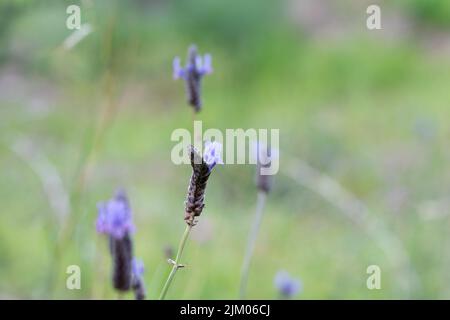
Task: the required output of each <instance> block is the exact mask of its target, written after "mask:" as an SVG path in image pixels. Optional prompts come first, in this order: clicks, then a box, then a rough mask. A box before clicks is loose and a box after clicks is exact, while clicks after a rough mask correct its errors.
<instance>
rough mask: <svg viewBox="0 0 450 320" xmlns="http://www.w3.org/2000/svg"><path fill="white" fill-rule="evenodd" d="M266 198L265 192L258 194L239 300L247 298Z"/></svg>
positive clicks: (242, 273) (242, 272)
mask: <svg viewBox="0 0 450 320" xmlns="http://www.w3.org/2000/svg"><path fill="white" fill-rule="evenodd" d="M266 197H267V194H266V192H264V191H259V192H258V199H257V203H256V210H255V216H254V218H253V223H252V229H251V231H250V234H249V236H248V241H247V249H246V251H245V256H244V262H243V264H242V271H241V284H240V287H239V298H240V299H244V298H245V294H246V290H247V282H248V275H249V272H250V263H251V260H252V256H253V251H254V250H255V245H256V239H257V238H258V232H259V228H260V226H261V222H262V218H263V213H264V206H265V204H266Z"/></svg>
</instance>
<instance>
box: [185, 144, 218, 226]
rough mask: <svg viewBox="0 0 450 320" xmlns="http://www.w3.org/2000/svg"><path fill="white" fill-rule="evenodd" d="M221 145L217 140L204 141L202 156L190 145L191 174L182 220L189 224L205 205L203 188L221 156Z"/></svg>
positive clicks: (191, 224)
mask: <svg viewBox="0 0 450 320" xmlns="http://www.w3.org/2000/svg"><path fill="white" fill-rule="evenodd" d="M221 150H222V145H221V144H220V143H218V142H206V144H205V152H204V155H203V157H202V156H200V154H199V153H198V151H197V150H196V149H195V148H194V147H193V146H191V147H190V153H191V166H192V176H191V179H190V182H189V188H188V194H187V199H186V202H185V204H186V207H185V214H184V220H185V221H186V223H187V224H188V225H189V226H191V227H192V226H194V225H195V217H198V216H200V214H201V213H202V211H203V208H204V207H205V204H204V200H205V190H206V183H207V182H208V179H209V175H210V174H211V171H212V169H213V168H214V167H215V166H216V164H218V163H220V164H221V163H223V162H222V160H221V159H222V158H221Z"/></svg>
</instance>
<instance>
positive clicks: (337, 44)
mask: <svg viewBox="0 0 450 320" xmlns="http://www.w3.org/2000/svg"><path fill="white" fill-rule="evenodd" d="M373 3H375V4H378V5H380V6H381V12H382V16H381V17H382V27H383V29H382V30H373V31H369V30H368V29H367V28H366V18H367V14H366V8H367V6H368V5H369V4H373ZM70 4H77V5H80V7H81V22H82V24H89V25H90V26H91V28H92V32H91V33H90V34H89V35H87V36H86V37H85V38H83V39H82V40H81V41H80V42H79V43H78V44H77V45H76V46H74V47H73V48H70V49H68V48H66V47H64V45H63V43H64V41H65V39H67V37H69V35H70V34H71V33H72V32H73V31H72V30H68V29H67V28H66V19H67V16H68V15H67V14H66V7H67V6H68V5H70ZM449 31H450V2H449V1H447V0H433V1H431V0H402V1H395V3H394V2H392V1H376V0H375V1H357V0H353V1H350V0H341V1H325V0H320V1H319V0H303V1H302V0H284V1H261V0H247V1H234V0H231V1H217V0H212V1H200V0H192V1H191V0H190V1H162V0H158V1H156V0H151V1H144V0H140V1H137V0H136V1H126V2H125V1H94V0H92V1H88V0H86V1H76V0H72V1H56V0H55V1H25V0H16V1H8V0H3V1H1V2H0V137H1V140H0V168H1V179H0V203H1V208H2V210H1V211H2V212H1V213H0V298H6V299H16V298H25V299H30V298H59V299H91V298H95V299H103V298H107V299H114V298H116V294H115V293H114V292H113V290H112V289H111V284H110V264H111V261H110V257H109V255H108V247H107V240H106V239H105V237H103V236H101V235H97V234H96V232H95V219H96V216H97V212H96V203H97V202H98V201H102V200H106V199H109V198H110V197H111V196H112V194H113V192H114V190H115V189H116V187H118V186H123V187H125V188H126V190H127V192H128V195H129V197H130V201H131V204H132V209H133V213H134V219H135V222H136V224H137V232H136V234H135V236H134V239H135V253H136V255H137V256H138V257H141V258H142V259H143V260H144V263H145V265H146V273H145V281H146V285H147V291H148V297H149V298H150V299H155V298H157V297H158V295H159V293H160V290H161V288H162V285H163V281H164V280H165V277H166V276H167V274H168V272H169V266H168V265H167V263H166V262H165V260H166V257H165V255H164V251H165V250H166V249H167V248H168V247H176V246H177V244H178V241H179V238H180V236H181V234H182V232H183V229H184V227H185V224H184V221H183V215H184V213H183V209H184V200H185V195H186V188H187V184H188V179H189V177H190V167H189V166H185V165H184V166H175V165H174V164H172V162H171V160H170V151H171V148H172V147H173V146H174V143H173V142H171V141H170V135H171V133H172V131H173V130H174V129H176V128H187V129H189V130H191V129H192V119H193V118H192V110H191V109H190V108H189V107H188V106H187V105H186V103H185V100H186V99H185V96H184V85H183V84H182V83H181V82H180V81H176V82H175V81H173V80H172V70H171V68H172V59H173V58H174V56H177V55H178V56H180V57H181V58H182V60H183V61H185V55H186V51H187V48H188V46H189V45H190V44H191V43H196V44H197V45H198V47H199V50H200V52H201V53H204V52H209V53H211V54H212V56H213V67H214V73H213V74H212V75H210V76H207V77H206V78H205V79H204V83H203V100H204V109H203V110H202V112H201V113H200V114H199V116H198V119H200V120H202V121H203V127H204V128H219V129H225V128H244V129H246V128H268V129H270V128H280V172H279V174H278V175H277V176H276V177H275V184H274V189H273V191H272V192H271V194H270V195H269V198H268V203H267V207H266V210H265V217H264V221H263V224H262V228H261V230H260V234H259V237H258V243H257V247H256V251H255V255H254V258H253V262H252V269H251V273H250V279H249V287H248V297H249V298H254V299H260V298H261V299H272V298H276V297H277V292H276V289H275V288H274V285H273V277H274V275H275V273H276V272H277V271H278V270H281V269H283V270H286V271H288V272H289V273H290V274H291V275H292V276H294V277H296V278H299V279H300V280H301V281H302V283H303V291H302V292H301V293H300V294H299V295H298V296H296V298H300V299H338V298H343V299H354V298H361V299H380V298H387V299H390V298H401V299H403V298H438V299H443V298H445V299H449V298H450V273H449V271H448V270H450V247H449V245H450V235H449V232H448V230H449V227H450V220H449V217H450V198H449V193H450V166H449V161H450V152H449V150H450V140H449V138H450V128H449V125H448V119H449V118H450V108H449V105H448V104H449V101H450V90H449V87H450V60H449V55H450V32H449ZM254 171H255V168H254V166H251V165H228V166H227V165H225V166H220V167H218V168H217V170H216V169H215V172H214V173H213V175H212V176H211V179H210V182H209V186H208V190H207V198H206V208H205V210H204V212H203V214H202V216H201V218H200V223H199V225H198V226H197V227H195V233H194V234H193V236H192V239H190V242H189V244H188V246H187V249H186V252H185V255H184V259H183V260H184V261H183V262H184V263H185V264H187V265H188V267H187V268H186V269H183V270H181V271H180V272H179V273H178V274H177V278H176V280H175V282H174V286H173V287H172V288H171V290H170V292H169V295H168V298H172V299H234V298H237V294H238V288H239V275H240V266H241V263H242V259H243V255H244V249H245V242H246V240H247V235H248V231H249V229H250V223H251V219H252V216H253V212H254V207H255V201H256V192H257V191H256V189H255V186H254ZM74 264H75V265H79V266H80V267H81V272H82V283H81V285H82V288H81V290H67V289H66V285H65V282H66V278H67V275H66V273H65V272H66V267H67V266H68V265H74ZM372 264H375V265H378V266H380V268H381V271H382V276H381V281H382V282H381V285H382V288H381V290H368V289H367V287H366V279H367V277H368V274H366V268H367V267H368V266H369V265H372ZM127 298H131V295H130V296H127Z"/></svg>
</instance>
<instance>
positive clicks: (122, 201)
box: [97, 190, 135, 239]
mask: <svg viewBox="0 0 450 320" xmlns="http://www.w3.org/2000/svg"><path fill="white" fill-rule="evenodd" d="M97 208H98V219H97V232H99V233H105V234H109V235H110V236H112V237H114V238H116V239H121V238H123V237H124V236H125V235H126V234H129V233H132V232H133V231H134V229H135V227H134V224H133V221H132V216H131V209H130V205H129V203H128V199H127V196H126V194H125V192H124V191H123V190H119V191H117V193H116V195H115V196H114V198H112V199H110V200H108V201H107V202H101V203H99V204H98V205H97Z"/></svg>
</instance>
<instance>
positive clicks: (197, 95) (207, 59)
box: [173, 45, 213, 112]
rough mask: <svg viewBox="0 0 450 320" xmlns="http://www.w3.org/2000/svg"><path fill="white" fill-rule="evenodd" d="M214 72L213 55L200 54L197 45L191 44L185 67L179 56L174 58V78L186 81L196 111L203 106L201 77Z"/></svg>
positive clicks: (188, 93)
mask: <svg viewBox="0 0 450 320" xmlns="http://www.w3.org/2000/svg"><path fill="white" fill-rule="evenodd" d="M212 72H213V69H212V58H211V55H210V54H205V55H204V56H203V57H202V56H201V55H198V53H197V47H196V46H195V45H191V46H190V48H189V51H188V61H187V63H186V66H185V67H184V68H183V67H181V62H180V58H179V57H175V59H174V60H173V78H174V79H175V80H176V79H180V78H181V79H184V81H185V82H186V92H187V95H188V103H189V104H190V105H191V106H192V107H194V110H195V112H199V111H200V109H201V106H202V103H201V90H200V89H201V79H202V78H203V76H205V75H207V74H210V73H212Z"/></svg>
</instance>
